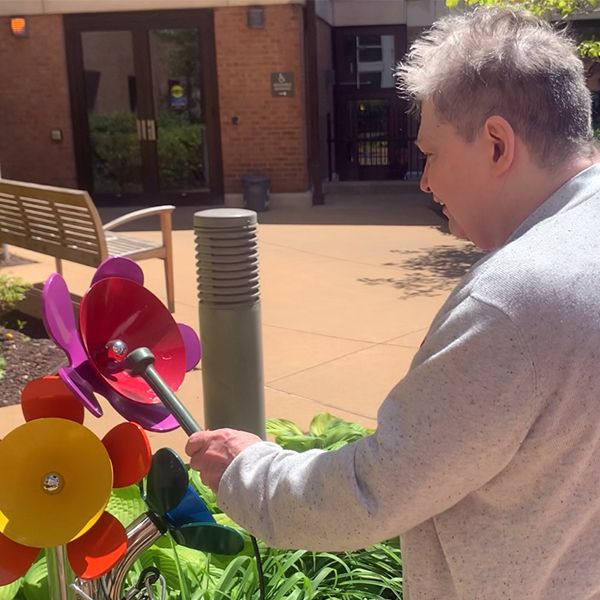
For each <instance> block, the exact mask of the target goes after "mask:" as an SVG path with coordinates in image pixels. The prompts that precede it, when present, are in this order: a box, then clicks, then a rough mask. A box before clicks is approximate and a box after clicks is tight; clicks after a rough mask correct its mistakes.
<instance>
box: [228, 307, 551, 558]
mask: <svg viewBox="0 0 600 600" xmlns="http://www.w3.org/2000/svg"><path fill="white" fill-rule="evenodd" d="M540 402H541V400H540V399H539V398H538V394H537V393H536V384H535V370H534V365H533V362H532V358H531V356H530V355H529V352H528V351H527V349H526V347H525V344H524V342H523V340H522V337H521V335H520V332H519V331H518V329H517V328H516V327H515V326H514V325H513V323H512V322H511V320H510V319H509V318H508V317H507V316H506V315H505V314H504V313H503V312H501V311H500V310H498V309H497V308H495V307H493V306H489V305H487V304H485V303H483V302H480V301H477V300H474V299H473V298H470V297H467V298H466V299H465V300H463V301H462V302H461V303H460V304H459V305H458V306H456V307H454V308H453V310H452V311H451V312H450V313H448V315H446V316H445V317H442V318H438V319H437V325H436V327H435V328H434V329H432V330H431V331H430V332H429V334H428V336H427V339H426V341H425V342H424V344H423V346H422V347H421V349H420V351H419V353H418V354H417V356H416V357H415V360H414V361H413V366H412V367H411V370H410V371H409V373H408V375H407V376H406V377H405V378H404V379H403V380H402V381H400V383H398V384H397V385H396V387H395V388H394V389H393V390H392V391H391V392H390V394H389V395H388V397H387V398H386V399H385V401H384V402H383V404H382V405H381V407H380V409H379V412H378V425H377V429H376V431H375V433H374V434H373V435H371V436H369V437H366V438H364V439H362V440H360V441H358V442H356V443H353V444H349V445H348V446H345V447H343V448H341V449H339V450H337V451H333V452H325V451H320V450H311V451H308V452H305V453H301V454H299V453H295V452H292V451H287V450H282V449H281V448H279V447H278V446H277V445H276V444H272V443H268V442H263V443H259V444H256V445H254V446H251V447H250V448H248V449H246V450H245V451H244V452H242V453H241V454H240V455H239V456H237V457H236V459H235V460H234V461H233V462H232V463H231V465H230V466H229V467H228V468H227V470H226V471H225V474H224V476H223V478H222V480H221V484H220V487H219V491H218V496H217V500H218V503H219V506H221V508H222V509H223V510H224V511H225V512H226V513H228V514H229V515H230V516H231V518H232V519H234V520H235V521H236V522H238V523H239V524H241V525H242V526H243V527H245V528H246V529H248V530H249V531H250V532H252V533H253V534H254V535H255V536H256V537H258V538H260V539H262V540H264V541H265V542H266V543H267V544H269V545H271V546H273V547H279V548H304V549H308V550H330V551H340V550H352V549H357V548H362V547H365V546H368V545H370V544H372V543H375V542H378V541H381V540H384V539H388V538H391V537H394V536H396V535H398V534H401V533H403V532H405V531H407V530H409V529H411V528H413V527H415V526H416V525H418V524H420V523H422V522H423V521H425V520H427V519H430V518H432V517H433V516H435V515H437V514H440V513H442V512H444V511H445V510H447V509H448V508H450V507H452V506H453V505H454V504H456V503H457V502H458V501H459V500H461V499H462V498H464V497H465V496H466V495H468V494H469V493H470V492H472V491H474V490H476V489H478V488H479V487H481V486H482V485H484V484H485V483H487V482H488V481H490V480H491V479H492V478H493V477H495V476H496V475H497V474H498V473H499V472H500V471H502V469H503V468H504V467H505V466H506V465H507V464H508V463H509V462H510V461H511V458H512V457H513V456H514V454H515V453H516V452H517V450H518V448H519V446H520V444H521V443H522V441H523V439H524V438H525V436H526V435H527V432H528V430H529V428H530V427H531V425H532V423H533V422H534V420H535V418H536V417H537V415H538V413H539V410H540Z"/></svg>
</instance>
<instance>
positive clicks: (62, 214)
mask: <svg viewBox="0 0 600 600" xmlns="http://www.w3.org/2000/svg"><path fill="white" fill-rule="evenodd" d="M174 209H175V207H174V206H172V205H165V206H154V207H151V208H145V209H142V210H136V211H134V212H131V213H128V214H126V215H123V216H122V217H119V218H118V219H114V220H113V221H110V223H107V224H106V225H102V221H101V220H100V216H99V215H98V211H97V209H96V206H95V205H94V203H93V202H92V199H91V198H90V196H89V194H88V193H87V192H85V191H81V190H72V189H67V188H58V187H50V186H46V185H37V184H33V183H25V182H21V181H10V180H8V179H0V243H3V244H10V245H12V246H19V247H21V248H27V249H28V250H33V251H34V252H40V253H42V254H47V255H49V256H54V258H55V260H56V270H57V271H58V272H59V273H61V274H62V261H63V260H70V261H72V262H76V263H80V264H83V265H88V266H90V267H97V266H98V265H99V264H100V263H101V262H102V261H103V260H105V259H106V258H108V257H109V256H125V257H127V258H130V259H131V260H135V261H139V260H143V259H146V258H160V259H162V260H163V262H164V267H165V281H166V288H167V306H168V308H169V310H170V311H171V312H173V311H174V310H175V294H174V281H173V251H172V222H171V217H172V212H173V210H174ZM151 216H160V226H161V231H162V241H160V242H153V241H148V240H142V239H138V238H135V237H131V235H127V236H124V235H121V234H120V233H114V232H113V229H115V228H116V227H118V226H120V225H123V224H125V223H129V222H131V221H137V220H138V219H143V218H146V217H151Z"/></svg>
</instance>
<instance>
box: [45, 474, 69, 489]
mask: <svg viewBox="0 0 600 600" xmlns="http://www.w3.org/2000/svg"><path fill="white" fill-rule="evenodd" d="M64 485H65V480H64V479H63V477H62V475H60V474H59V473H46V475H44V477H42V489H43V490H44V491H45V492H46V493H47V494H58V493H59V492H60V491H61V490H62V489H63V487H64Z"/></svg>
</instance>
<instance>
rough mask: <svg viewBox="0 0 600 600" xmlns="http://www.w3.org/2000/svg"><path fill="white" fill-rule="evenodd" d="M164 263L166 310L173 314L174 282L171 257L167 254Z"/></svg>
mask: <svg viewBox="0 0 600 600" xmlns="http://www.w3.org/2000/svg"><path fill="white" fill-rule="evenodd" d="M163 260H164V261H165V283H166V285H167V308H168V309H169V312H171V313H173V312H175V280H174V278H173V256H172V255H171V254H167V256H165V258H164V259H163Z"/></svg>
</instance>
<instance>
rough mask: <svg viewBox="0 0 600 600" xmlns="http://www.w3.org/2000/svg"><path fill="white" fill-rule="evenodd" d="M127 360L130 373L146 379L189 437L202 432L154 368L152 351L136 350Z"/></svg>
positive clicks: (146, 349)
mask: <svg viewBox="0 0 600 600" xmlns="http://www.w3.org/2000/svg"><path fill="white" fill-rule="evenodd" d="M126 360H127V369H128V371H129V372H130V373H131V374H132V375H139V376H140V377H142V378H143V379H144V381H145V382H146V383H147V384H148V385H149V386H150V387H151V388H152V390H153V391H154V393H155V394H156V395H157V396H158V397H159V398H160V401H161V402H162V403H163V404H164V405H165V406H166V407H167V408H168V409H169V410H170V411H171V414H172V415H173V416H174V417H175V419H176V420H177V422H178V423H179V424H180V425H181V428H182V429H183V430H184V431H185V432H186V433H187V434H188V435H192V433H196V432H197V431H202V428H201V427H200V425H198V423H196V420H195V419H194V417H192V415H191V413H190V412H189V410H188V409H187V408H186V407H185V406H184V405H183V404H182V403H181V402H180V401H179V398H177V396H176V395H175V394H174V392H173V390H172V389H171V388H170V387H169V386H168V385H167V384H166V383H165V382H164V381H163V378H162V377H161V376H160V375H159V374H158V371H157V370H156V369H155V368H154V354H152V352H151V351H150V349H148V348H136V349H135V350H132V351H131V352H130V353H129V354H128V355H127V359H126Z"/></svg>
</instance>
